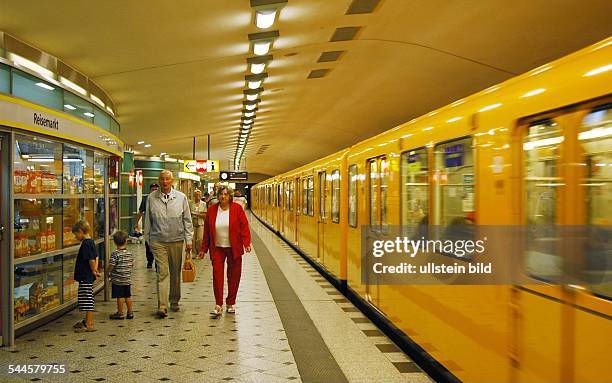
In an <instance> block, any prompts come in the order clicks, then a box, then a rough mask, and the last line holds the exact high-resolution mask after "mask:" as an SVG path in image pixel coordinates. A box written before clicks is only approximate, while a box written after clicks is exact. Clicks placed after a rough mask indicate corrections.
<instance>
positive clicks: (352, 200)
mask: <svg viewBox="0 0 612 383" xmlns="http://www.w3.org/2000/svg"><path fill="white" fill-rule="evenodd" d="M348 177H349V190H348V195H349V200H348V222H349V225H350V226H351V227H357V179H358V177H359V175H358V174H357V165H351V166H349V169H348Z"/></svg>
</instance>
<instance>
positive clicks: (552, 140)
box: [523, 136, 563, 150]
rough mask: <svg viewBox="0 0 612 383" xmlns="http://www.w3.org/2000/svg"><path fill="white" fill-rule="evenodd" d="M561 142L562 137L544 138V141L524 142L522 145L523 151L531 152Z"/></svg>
mask: <svg viewBox="0 0 612 383" xmlns="http://www.w3.org/2000/svg"><path fill="white" fill-rule="evenodd" d="M562 142H563V136H559V137H550V138H544V139H541V140H537V141H530V142H525V143H524V144H523V150H532V149H534V148H537V147H540V146H552V145H558V144H560V143H562Z"/></svg>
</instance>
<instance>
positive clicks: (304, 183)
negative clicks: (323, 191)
mask: <svg viewBox="0 0 612 383" xmlns="http://www.w3.org/2000/svg"><path fill="white" fill-rule="evenodd" d="M302 213H303V214H304V215H308V178H302Z"/></svg>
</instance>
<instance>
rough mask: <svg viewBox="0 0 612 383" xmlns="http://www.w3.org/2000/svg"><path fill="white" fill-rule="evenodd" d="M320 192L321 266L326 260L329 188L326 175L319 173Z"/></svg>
mask: <svg viewBox="0 0 612 383" xmlns="http://www.w3.org/2000/svg"><path fill="white" fill-rule="evenodd" d="M318 178H319V192H318V193H317V194H318V197H319V198H318V203H319V211H318V214H317V215H318V217H317V261H318V262H319V263H321V264H323V263H324V259H325V225H326V224H327V217H326V213H327V212H326V209H325V204H326V197H327V187H326V173H325V172H324V171H323V172H319V177H318Z"/></svg>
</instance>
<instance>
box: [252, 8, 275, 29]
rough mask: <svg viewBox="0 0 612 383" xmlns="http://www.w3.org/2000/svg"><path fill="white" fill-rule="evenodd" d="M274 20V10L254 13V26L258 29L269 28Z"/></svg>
mask: <svg viewBox="0 0 612 383" xmlns="http://www.w3.org/2000/svg"><path fill="white" fill-rule="evenodd" d="M275 19H276V9H268V10H265V11H264V10H262V11H256V12H255V25H257V28H259V29H267V28H270V27H271V26H272V25H273V24H274V20H275Z"/></svg>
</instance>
